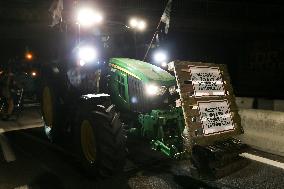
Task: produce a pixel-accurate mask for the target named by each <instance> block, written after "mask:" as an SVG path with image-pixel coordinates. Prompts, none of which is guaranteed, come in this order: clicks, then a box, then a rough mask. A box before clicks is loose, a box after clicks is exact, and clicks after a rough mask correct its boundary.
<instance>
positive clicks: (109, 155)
mask: <svg viewBox="0 0 284 189" xmlns="http://www.w3.org/2000/svg"><path fill="white" fill-rule="evenodd" d="M101 107H102V106H101ZM87 109H88V108H84V107H82V108H80V110H79V112H80V113H79V115H78V118H77V122H76V125H75V128H74V136H75V143H76V147H77V153H78V155H79V158H80V160H81V163H82V166H83V168H84V169H85V170H86V171H87V172H88V173H89V174H90V175H92V176H101V177H111V176H113V175H116V174H118V173H119V172H121V171H122V170H123V166H124V163H125V154H126V153H125V152H126V149H125V141H126V137H125V133H124V130H123V128H122V124H121V122H120V120H119V116H118V114H117V113H116V112H115V111H114V110H113V109H112V107H108V108H102V110H101V111H98V110H96V111H90V110H89V111H88V110H87ZM111 109H112V110H111Z"/></svg>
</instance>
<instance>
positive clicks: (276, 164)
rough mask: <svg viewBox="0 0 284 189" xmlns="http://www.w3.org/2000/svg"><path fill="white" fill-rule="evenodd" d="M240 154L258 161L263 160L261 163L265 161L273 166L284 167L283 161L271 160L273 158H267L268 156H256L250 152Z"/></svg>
mask: <svg viewBox="0 0 284 189" xmlns="http://www.w3.org/2000/svg"><path fill="white" fill-rule="evenodd" d="M240 156H242V157H245V158H247V159H251V160H255V161H258V162H261V163H265V164H267V165H271V166H274V167H278V168H281V169H284V163H281V162H278V161H274V160H271V159H267V158H264V157H260V156H256V155H253V154H249V153H242V154H240Z"/></svg>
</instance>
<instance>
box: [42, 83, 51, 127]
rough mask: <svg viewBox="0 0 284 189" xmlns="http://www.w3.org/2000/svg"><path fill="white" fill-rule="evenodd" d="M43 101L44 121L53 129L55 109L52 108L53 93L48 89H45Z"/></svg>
mask: <svg viewBox="0 0 284 189" xmlns="http://www.w3.org/2000/svg"><path fill="white" fill-rule="evenodd" d="M42 99H43V100H42V103H43V105H42V106H43V115H44V121H45V123H46V126H48V127H50V128H51V127H52V120H53V112H52V109H53V108H52V99H51V93H50V89H49V88H48V87H44V90H43V97H42Z"/></svg>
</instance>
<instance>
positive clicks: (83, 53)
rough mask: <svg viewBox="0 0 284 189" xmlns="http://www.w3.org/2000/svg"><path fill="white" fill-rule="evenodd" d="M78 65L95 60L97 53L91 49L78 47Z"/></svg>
mask: <svg viewBox="0 0 284 189" xmlns="http://www.w3.org/2000/svg"><path fill="white" fill-rule="evenodd" d="M78 58H79V61H80V62H79V63H80V65H81V64H83V65H84V64H85V63H88V62H91V61H93V60H95V59H96V58H97V52H96V50H95V49H94V48H93V47H80V48H79V52H78Z"/></svg>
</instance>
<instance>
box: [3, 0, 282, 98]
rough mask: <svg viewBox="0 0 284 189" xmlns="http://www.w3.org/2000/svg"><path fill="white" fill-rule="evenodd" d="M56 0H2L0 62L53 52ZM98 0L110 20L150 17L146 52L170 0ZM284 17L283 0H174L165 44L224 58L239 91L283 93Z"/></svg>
mask: <svg viewBox="0 0 284 189" xmlns="http://www.w3.org/2000/svg"><path fill="white" fill-rule="evenodd" d="M51 2H52V1H51V0H9V1H3V0H1V2H0V20H1V25H0V52H1V61H0V65H1V64H4V63H5V62H7V61H8V60H9V59H11V58H14V57H19V59H21V58H24V54H25V52H26V51H27V49H29V50H31V51H33V53H34V55H35V61H36V62H39V63H40V62H44V61H47V60H49V59H50V57H51V56H52V54H53V53H54V47H55V46H56V45H57V41H56V40H55V37H54V35H53V34H52V32H51V28H50V27H48V25H49V24H50V23H51V19H50V16H49V14H48V9H49V7H50V5H51ZM65 2H68V0H65ZM69 2H70V0H69ZM94 2H95V3H96V5H97V6H98V7H99V8H100V9H101V10H102V12H103V13H104V18H105V20H111V21H117V22H122V23H127V21H128V18H129V17H130V16H133V15H135V16H136V15H138V16H141V17H142V18H144V19H145V20H146V21H147V23H148V27H147V31H145V32H143V33H137V43H138V55H139V59H142V57H143V54H144V53H145V50H146V46H147V44H149V41H150V39H151V37H152V35H153V33H154V30H155V28H156V25H157V23H158V22H159V19H160V17H161V15H162V12H163V10H164V7H165V5H166V3H167V0H97V1H94ZM283 21H284V6H283V3H281V1H268V0H267V1H264V0H260V1H257V0H254V1H244V0H173V8H172V14H171V24H170V30H169V34H168V35H167V36H166V38H165V40H164V41H163V44H162V45H163V47H164V48H166V49H168V51H169V52H170V57H171V60H174V59H180V60H191V61H201V62H213V63H220V64H227V65H228V67H229V71H230V74H231V77H232V83H233V86H234V90H235V93H236V95H237V96H252V97H266V98H278V99H284V94H283V89H282V88H283V86H284V85H283V79H284V74H283V71H284V44H283V41H284V40H283V39H284V38H283V34H284V22H283ZM112 31H113V32H112V33H111V35H112V36H113V37H115V38H116V39H118V40H120V43H118V44H116V45H117V46H114V47H113V49H120V50H121V48H122V46H121V44H122V45H124V48H125V49H127V47H128V46H131V45H130V44H127V43H126V40H124V38H125V35H124V34H123V32H122V31H121V29H117V28H115V27H114V28H113V29H112ZM128 34H129V33H128ZM123 35H124V36H123ZM127 36H128V37H133V36H131V35H127ZM132 51H133V48H132ZM126 52H128V53H123V51H118V53H117V55H118V56H119V55H120V56H130V57H131V56H133V52H131V51H127V50H126ZM150 56H151V54H150Z"/></svg>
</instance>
